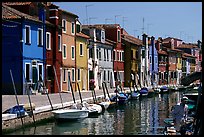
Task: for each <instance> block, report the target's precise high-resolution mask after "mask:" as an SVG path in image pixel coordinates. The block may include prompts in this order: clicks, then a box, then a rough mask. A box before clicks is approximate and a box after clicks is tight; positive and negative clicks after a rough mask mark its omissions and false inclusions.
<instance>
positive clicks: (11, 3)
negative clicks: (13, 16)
mask: <svg viewBox="0 0 204 137" xmlns="http://www.w3.org/2000/svg"><path fill="white" fill-rule="evenodd" d="M3 3H4V4H6V5H30V4H31V2H3Z"/></svg>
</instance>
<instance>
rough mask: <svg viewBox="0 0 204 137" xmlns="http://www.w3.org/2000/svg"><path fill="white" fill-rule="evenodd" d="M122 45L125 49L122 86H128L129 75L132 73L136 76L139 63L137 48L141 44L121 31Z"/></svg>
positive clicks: (138, 40)
mask: <svg viewBox="0 0 204 137" xmlns="http://www.w3.org/2000/svg"><path fill="white" fill-rule="evenodd" d="M122 43H123V45H124V47H125V49H124V51H125V55H124V56H125V57H124V58H125V66H124V67H125V68H124V71H125V73H124V78H125V83H124V86H129V82H130V81H131V73H133V74H134V76H135V75H136V74H138V66H139V63H140V57H139V49H140V48H139V47H140V46H142V45H143V43H142V41H141V40H140V39H138V38H135V37H133V36H131V35H129V34H128V33H127V32H125V30H123V31H122ZM131 86H132V84H131Z"/></svg>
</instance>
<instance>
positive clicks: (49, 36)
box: [46, 32, 51, 50]
mask: <svg viewBox="0 0 204 137" xmlns="http://www.w3.org/2000/svg"><path fill="white" fill-rule="evenodd" d="M46 48H47V49H48V50H51V34H50V32H46Z"/></svg>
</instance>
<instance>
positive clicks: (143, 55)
mask: <svg viewBox="0 0 204 137" xmlns="http://www.w3.org/2000/svg"><path fill="white" fill-rule="evenodd" d="M142 58H145V50H142Z"/></svg>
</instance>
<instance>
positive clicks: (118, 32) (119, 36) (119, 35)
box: [118, 30, 120, 42]
mask: <svg viewBox="0 0 204 137" xmlns="http://www.w3.org/2000/svg"><path fill="white" fill-rule="evenodd" d="M118 42H120V30H118Z"/></svg>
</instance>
